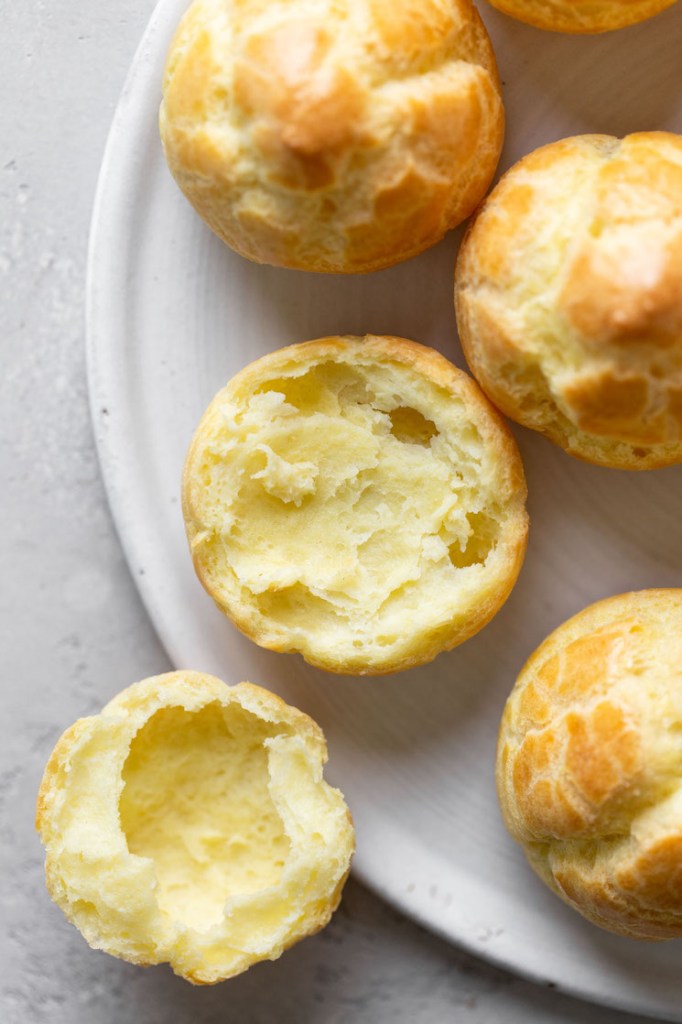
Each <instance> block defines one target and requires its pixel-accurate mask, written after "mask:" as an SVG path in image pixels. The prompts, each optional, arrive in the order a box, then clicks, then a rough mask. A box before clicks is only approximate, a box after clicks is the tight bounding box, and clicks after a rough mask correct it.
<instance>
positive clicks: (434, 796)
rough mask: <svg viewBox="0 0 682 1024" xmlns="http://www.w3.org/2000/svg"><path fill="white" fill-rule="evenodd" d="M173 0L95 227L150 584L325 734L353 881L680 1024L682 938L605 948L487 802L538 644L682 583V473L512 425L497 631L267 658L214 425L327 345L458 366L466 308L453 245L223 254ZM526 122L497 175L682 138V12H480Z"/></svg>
mask: <svg viewBox="0 0 682 1024" xmlns="http://www.w3.org/2000/svg"><path fill="white" fill-rule="evenodd" d="M184 5H185V0H163V2H162V3H161V4H160V5H159V7H158V8H157V10H156V12H155V13H154V16H153V18H152V20H151V23H150V25H149V27H148V29H147V32H146V34H145V36H144V38H143V41H142V43H141V46H140V49H139V51H138V53H137V56H136V58H135V61H134V64H133V68H132V70H131V73H130V76H129V78H128V81H127V84H126V86H125V89H124V93H123V96H122V98H121V102H120V105H119V107H118V111H117V113H116V117H115V120H114V124H113V127H112V130H111V135H110V138H109V144H108V147H107V151H106V156H105V159H104V164H103V167H102V173H101V179H100V185H99V192H98V198H97V203H96V208H95V213H94V219H93V227H92V238H91V250H90V263H89V282H88V286H89V291H88V297H89V310H88V313H89V315H88V338H89V361H90V387H91V399H92V409H93V415H94V421H95V427H96V433H97V440H98V445H99V452H100V457H101V462H102V468H103V472H104V476H105V479H106V484H107V487H108V492H109V497H110V500H111V505H112V508H113V512H114V516H115V519H116V522H117V525H118V529H119V532H120V536H121V540H122V542H123V545H124V547H125V550H126V553H127V557H128V559H129V562H130V566H131V569H132V571H133V574H134V576H135V579H136V580H137V583H138V585H139V587H140V591H141V593H142V596H143V598H144V600H145V602H146V605H147V608H148V610H149V613H150V615H151V617H152V620H153V621H154V623H155V626H156V628H157V630H158V633H159V635H160V637H161V639H162V641H163V643H164V644H165V646H166V648H167V650H168V652H169V654H170V656H171V658H172V660H173V661H174V663H175V664H176V665H177V666H180V667H182V666H184V667H193V668H197V669H203V670H206V671H209V672H214V673H215V674H217V675H219V676H221V677H222V678H224V679H225V680H226V681H228V682H237V681H239V680H241V679H244V678H247V679H250V680H252V681H253V682H257V683H261V684H264V685H265V686H268V687H270V688H272V689H274V690H276V691H278V692H279V693H281V694H282V695H283V696H284V697H285V698H287V699H288V700H290V701H292V702H293V703H295V704H297V705H299V706H300V707H302V708H304V709H305V710H306V711H308V712H309V713H310V714H312V715H313V716H314V717H315V718H316V719H317V720H318V721H319V722H320V723H321V724H322V726H323V727H324V730H325V732H326V734H327V737H328V739H329V747H330V766H329V777H330V778H331V779H332V780H333V781H334V782H335V783H336V784H337V785H339V786H341V787H342V789H343V790H344V792H345V794H346V796H347V799H348V802H349V804H350V806H351V808H352V811H353V814H354V816H355V819H356V823H357V829H358V851H357V857H356V860H355V870H356V872H357V873H358V875H359V877H360V878H362V879H363V880H364V881H365V882H367V883H368V884H370V885H371V886H372V887H373V888H374V889H375V890H376V891H377V892H379V893H381V894H382V895H383V896H385V897H386V898H387V899H389V900H391V901H392V902H393V903H395V904H396V905H397V906H399V907H400V908H402V909H403V910H404V911H405V912H406V913H408V914H410V915H412V916H413V917H415V918H417V919H418V920H419V921H421V922H422V923H424V924H425V925H428V926H429V927H431V928H433V929H434V930H435V931H437V932H439V933H440V934H442V935H444V936H447V937H448V938H450V939H452V940H453V941H455V942H457V943H459V944H461V945H462V946H465V947H466V948H468V949H469V950H471V951H472V952H474V953H477V954H479V955H480V956H482V957H485V958H486V959H489V960H491V961H493V962H495V963H497V964H500V965H503V966H505V967H508V968H511V969H513V970H516V971H519V972H521V973H523V974H525V975H528V976H531V977H533V978H535V979H536V980H538V981H540V982H543V983H545V984H551V985H553V986H556V987H557V988H559V989H563V990H565V991H570V992H573V993H576V994H579V995H582V996H585V997H587V998H590V999H593V1000H595V1001H598V1002H603V1003H607V1004H611V1005H613V1006H616V1007H620V1008H623V1009H630V1010H638V1011H640V1012H644V1013H649V1014H652V1015H657V1016H667V1017H668V1018H669V1019H670V1020H677V1021H682V973H681V970H680V958H681V956H682V944H681V943H679V942H673V943H667V944H662V945H654V944H651V945H649V944H638V943H634V942H630V941H627V940H625V939H619V938H616V937H613V936H609V935H606V934H603V933H602V932H600V931H599V930H598V929H596V928H594V927H592V926H591V925H589V924H587V923H585V922H584V921H583V920H582V919H581V918H580V917H578V915H576V914H574V913H573V912H572V911H570V910H569V909H567V908H566V907H564V906H563V905H562V904H561V903H560V901H559V900H557V899H556V898H555V897H554V896H552V895H551V894H550V893H549V892H547V891H546V890H545V889H544V888H543V886H542V885H541V884H540V883H539V882H538V881H537V880H536V878H535V877H534V876H533V875H532V874H531V872H530V871H529V870H528V868H527V867H526V865H525V862H524V859H523V856H522V854H521V853H520V851H519V850H518V849H517V848H516V847H515V845H514V844H513V843H512V842H511V840H509V839H508V837H507V836H506V834H505V832H504V830H503V828H502V825H501V822H500V819H499V816H498V811H497V804H496V800H495V793H494V786H493V770H492V766H493V753H494V746H495V735H496V730H497V724H498V720H499V717H500V713H501V711H502V706H503V704H504V700H505V697H506V695H507V693H508V691H509V689H510V687H511V685H512V683H513V681H514V679H515V677H516V674H517V672H518V670H519V669H520V667H521V665H522V664H523V662H524V661H525V659H526V657H527V656H528V654H529V653H530V652H531V651H532V650H533V648H534V647H535V646H536V645H537V643H538V642H539V641H540V640H541V639H542V638H543V637H544V636H545V635H546V634H547V633H548V632H549V631H550V630H551V629H552V628H554V627H555V626H556V625H558V624H559V623H560V622H561V621H562V620H563V619H565V618H567V617H568V616H569V615H571V614H573V613H574V612H576V611H578V610H579V609H580V608H582V607H583V606H584V605H586V604H588V603H590V602H592V601H594V600H596V599H598V598H601V597H604V596H606V595H608V594H614V593H618V592H620V591H624V590H628V589H632V588H640V587H650V586H675V585H679V584H680V583H681V582H682V573H681V570H682V516H680V495H682V467H680V468H676V469H669V470H663V471H659V472H655V473H647V474H636V473H633V474H627V473H617V472H614V471H608V470H600V469H595V468H593V467H589V466H585V465H581V464H580V463H578V462H575V461H573V460H572V459H570V458H568V457H567V456H566V455H564V454H563V453H562V452H560V451H559V450H558V449H556V448H554V447H553V446H552V445H550V444H549V443H548V442H546V441H544V440H543V439H542V438H540V437H538V436H536V435H531V434H530V433H528V432H525V431H521V430H519V431H517V437H518V440H519V443H520V446H521V450H522V454H523V457H524V461H525V464H526V467H527V474H528V483H529V489H530V502H529V505H530V512H531V516H532V527H531V536H530V545H529V550H528V556H527V559H526V564H525V567H524V569H523V572H522V575H521V578H520V581H519V583H518V585H517V587H516V589H515V590H514V593H513V594H512V597H511V598H510V600H509V601H508V603H507V605H506V606H505V607H504V609H503V610H502V612H501V613H500V614H499V615H498V617H497V618H496V619H495V620H494V621H493V623H492V624H491V625H490V626H488V627H487V628H486V629H485V630H484V631H483V632H482V633H481V634H479V635H478V636H477V637H476V638H474V639H473V640H472V641H470V642H469V643H467V644H465V645H464V646H463V647H461V648H459V649H458V650H455V651H453V652H451V653H450V654H445V655H441V656H440V657H439V658H438V659H436V661H435V662H434V663H433V664H431V665H428V666H426V667H424V668H421V669H418V670H415V671H411V672H407V673H403V674H401V675H396V676H389V677H385V678H382V679H379V680H374V681H368V680H359V679H347V678H338V677H333V676H329V675H326V674H325V673H323V672H319V671H316V670H313V669H311V668H309V667H308V666H306V665H305V664H304V663H303V661H302V659H301V658H300V657H298V656H292V655H289V656H285V655H277V654H272V653H269V652H265V651H262V650H260V649H259V648H258V647H256V646H254V645H253V644H252V643H250V642H249V641H248V640H246V639H245V638H244V637H242V636H241V634H239V633H238V632H237V631H236V630H235V629H234V628H233V627H232V626H231V625H230V624H229V623H228V622H227V621H226V620H225V619H224V618H223V617H222V615H221V614H220V613H219V612H218V611H217V610H216V608H215V607H214V606H213V604H212V602H211V601H210V599H209V598H208V596H207V595H206V594H205V593H204V591H203V590H202V588H201V586H200V585H199V583H198V582H197V580H196V579H195V576H194V572H193V570H192V566H191V563H190V559H189V556H188V553H187V550H186V544H185V537H184V532H183V526H182V520H181V515H180V506H179V481H180V471H181V466H182V462H183V458H184V454H185V451H186V448H187V445H188V442H189V439H190V436H191V434H192V431H193V429H194V427H195V425H196V424H197V422H198V420H199V417H200V415H201V413H202V411H203V409H204V407H205V406H206V404H207V403H208V401H209V399H210V398H211V397H212V395H213V394H214V392H215V391H217V390H218V388H220V387H221V386H222V385H223V384H224V383H225V382H226V381H227V379H228V378H229V377H230V376H231V375H232V374H234V373H235V372H236V371H237V370H238V369H239V368H240V367H242V366H243V365H244V364H245V363H247V362H249V361H251V360H252V359H254V358H256V357H257V356H259V355H261V354H262V353H265V352H267V351H269V350H271V349H274V348H276V347H279V346H281V345H285V344H289V343H291V342H295V341H303V340H305V339H308V338H315V337H319V336H322V335H327V334H334V333H356V334H362V333H366V332H374V333H380V334H397V335H403V336H405V337H409V338H414V339H416V340H418V341H421V342H424V343H426V344H430V345H434V346H436V347H437V348H440V349H442V351H443V352H445V354H446V355H447V356H449V357H450V358H451V359H452V360H454V361H455V362H456V363H459V364H460V365H462V363H463V360H462V356H461V353H460V351H459V348H458V346H457V342H456V332H455V323H454V315H453V310H452V301H451V293H452V268H453V262H454V257H455V251H456V248H457V244H458V240H459V236H458V235H457V234H451V235H450V236H449V237H448V238H447V239H446V240H445V241H444V242H443V243H442V244H441V245H439V246H437V247H436V248H435V249H433V250H431V251H430V252H428V253H425V254H424V255H423V256H421V257H419V258H418V259H414V260H411V261H409V262H407V263H404V264H402V265H400V266H398V267H395V268H393V269H391V270H388V271H384V272H382V273H377V274H372V275H368V276H363V277H351V278H340V277H331V276H327V277H325V276H320V275H306V274H302V273H296V272H291V271H284V270H277V269H273V268H269V267H260V266H254V265H251V264H250V263H247V262H246V261H245V260H242V259H241V258H240V257H238V256H236V255H234V254H233V253H232V252H230V251H229V250H228V249H226V248H225V247H223V245H222V244H221V243H220V242H219V241H217V240H216V239H215V238H214V237H213V236H212V235H211V233H210V232H209V231H208V229H207V228H205V227H204V226H203V224H202V223H201V221H200V220H199V219H198V217H197V216H196V215H195V214H194V212H193V211H192V210H191V208H190V207H189V205H188V204H187V203H186V202H185V200H184V199H183V197H182V196H181V195H180V193H179V192H178V190H177V189H176V187H175V185H174V183H173V182H172V180H171V178H170V176H169V174H168V172H167V170H166V167H165V164H164V161H163V156H162V152H161V147H160V144H159V140H158V134H157V109H158V104H159V99H160V81H161V72H162V65H163V59H164V54H165V50H166V47H167V45H168V42H169V39H170V37H171V35H172V32H173V29H174V27H175V24H176V22H177V20H178V19H179V17H180V15H181V13H182V10H183V8H184ZM482 14H483V17H484V19H485V21H486V23H487V24H488V26H489V29H490V31H491V34H492V36H493V41H494V43H495V45H496V50H497V54H498V59H499V64H500V70H501V76H502V80H503V82H504V84H505V97H506V105H507V112H508V132H507V136H508V142H507V147H506V149H505V152H504V156H503V160H502V167H503V168H504V167H507V166H509V165H510V164H511V163H512V162H514V161H515V160H516V159H518V158H519V157H520V156H521V155H522V154H523V153H525V152H527V151H528V150H530V149H533V148H534V147H536V146H537V145H540V144H541V143H544V142H549V141H551V140H553V139H557V138H560V137H561V136H564V135H570V134H576V133H579V132H587V131H589V132H610V133H613V134H619V135H622V134H625V133H626V132H628V131H633V130H640V129H653V128H669V129H673V130H677V131H682V88H681V84H682V65H681V64H680V39H681V38H682V4H678V5H677V6H676V7H675V8H673V9H671V10H670V11H668V12H667V13H666V14H664V15H662V16H660V17H659V18H656V19H654V20H653V21H650V22H647V23H645V24H643V25H640V26H638V27H636V28H633V29H627V30H625V31H621V32H616V33H612V34H609V35H607V36H602V37H596V38H571V37H563V36H555V35H552V34H548V33H541V32H538V31H536V30H534V29H531V28H527V27H526V26H523V25H520V24H518V23H515V22H513V21H511V20H508V19H505V18H504V17H503V16H501V15H498V14H496V12H494V11H493V10H492V9H491V8H489V7H487V6H485V7H484V10H483V11H482Z"/></svg>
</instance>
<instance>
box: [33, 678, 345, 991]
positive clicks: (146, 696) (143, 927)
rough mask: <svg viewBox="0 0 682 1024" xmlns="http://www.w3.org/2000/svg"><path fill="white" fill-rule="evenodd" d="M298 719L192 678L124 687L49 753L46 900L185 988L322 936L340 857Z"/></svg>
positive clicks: (337, 892)
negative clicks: (166, 967) (163, 967)
mask: <svg viewBox="0 0 682 1024" xmlns="http://www.w3.org/2000/svg"><path fill="white" fill-rule="evenodd" d="M326 759H327V750H326V746H325V742H324V737H323V735H322V732H321V730H320V729H319V727H318V726H317V725H316V724H315V723H314V722H313V721H312V720H311V719H310V718H308V716H307V715H304V714H303V713H302V712H300V711H297V710H296V709H295V708H292V707H289V706H288V705H287V704H285V703H284V702H283V701H281V700H280V699H279V698H278V697H276V696H275V695H274V694H272V693H269V692H268V691H267V690H264V689H261V688H260V687H258V686H252V685H251V684H250V683H240V684H239V685H238V686H232V687H228V686H226V685H225V684H224V683H222V682H221V681H220V680H219V679H216V678H214V677H213V676H208V675H204V674H200V673H198V672H171V673H169V674H167V675H162V676H156V677H154V678H151V679H145V680H144V681H143V682H141V683H136V684H135V685H134V686H131V687H129V688H128V689H127V690H124V691H123V692H122V693H120V694H119V695H118V696H117V697H116V698H115V699H114V700H112V701H111V702H110V703H109V704H107V706H106V707H105V708H104V710H103V711H102V712H101V714H99V715H95V716H93V717H90V718H82V719H80V720H79V721H77V722H76V723H75V724H74V725H73V726H71V728H70V729H68V730H67V731H66V732H65V733H64V735H63V736H62V737H61V739H60V740H59V742H58V743H57V745H56V747H55V749H54V751H53V753H52V756H51V758H50V760H49V763H48V765H47V768H46V769H45V775H44V777H43V781H42V784H41V787H40V794H39V797H38V809H37V818H36V824H37V827H38V830H39V832H40V835H41V838H42V841H43V844H44V846H45V850H46V865H45V870H46V878H47V886H48V890H49V892H50V895H51V897H52V899H53V900H54V901H55V903H57V905H58V906H59V907H61V909H62V910H63V911H64V913H65V914H66V916H67V918H68V919H69V920H70V921H71V922H72V923H73V924H75V925H76V927H77V928H78V929H79V930H80V931H81V932H82V934H83V935H84V937H85V938H86V940H87V941H88V942H89V943H90V945H91V946H93V947H94V948H96V949H102V950H104V951H105V952H107V953H111V954H112V955H113V956H117V957H121V958H122V959H123V960H129V961H131V962H132V963H136V964H142V965H148V964H158V963H165V962H168V963H169V964H170V966H171V967H172V968H173V970H174V971H175V973H176V974H179V975H180V976H181V977H183V978H186V979H187V980H188V981H191V982H194V983H195V984H213V983H215V982H218V981H222V980H224V979H225V978H230V977H232V976H233V975H236V974H240V973H241V972H242V971H245V970H246V969H247V968H248V967H250V966H251V965H252V964H254V963H257V962H258V961H259V960H265V959H268V960H274V959H276V958H277V957H278V956H280V955H281V953H282V952H283V951H284V950H285V949H287V948H288V947H289V946H291V945H292V944H293V943H295V942H297V941H298V940H299V939H302V938H304V937H305V936H306V935H311V934H313V933H314V932H316V931H318V930H319V929H320V928H323V927H324V925H326V924H327V922H328V921H329V919H330V917H331V914H332V913H333V911H334V910H335V909H336V907H337V905H338V902H339V899H340V896H341V890H342V888H343V884H344V882H345V880H346V877H347V875H348V871H349V868H350V861H351V856H352V853H353V849H354V834H353V826H352V822H351V818H350V815H349V813H348V809H347V807H346V804H345V803H344V800H343V797H342V795H341V793H340V792H339V791H338V790H336V789H332V788H331V787H330V786H329V785H328V784H327V783H326V782H325V781H324V780H323V777H322V766H323V765H324V763H325V761H326Z"/></svg>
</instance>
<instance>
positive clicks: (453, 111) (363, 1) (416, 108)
mask: <svg viewBox="0 0 682 1024" xmlns="http://www.w3.org/2000/svg"><path fill="white" fill-rule="evenodd" d="M503 122H504V117H503V108H502V101H501V98H500V92H499V84H498V79H497V70H496V65H495V59H494V55H493V51H492V48H491V45H490V41H489V39H488V36H487V33H486V31H485V28H484V27H483V24H482V22H481V20H480V18H479V16H478V14H477V13H476V11H475V9H474V8H473V6H472V5H471V3H470V0H295V2H292V0H268V2H267V3H266V2H264V0H195V2H194V3H193V4H192V6H191V7H190V8H189V10H188V11H187V13H186V14H185V16H184V18H183V20H182V22H181V23H180V26H179V28H178V30H177V33H176V35H175V37H174V39H173V42H172V43H171V46H170V50H169V53H168V58H167V65H166V71H165V76H164V84H163V102H162V105H161V113H160V128H161V137H162V140H163V145H164V151H165V154H166V158H167V161H168V165H169V168H170V170H171V173H172V174H173V176H174V178H175V180H176V181H177V183H178V185H179V186H180V188H181V189H182V191H183V192H184V193H185V195H186V196H187V198H188V199H189V200H190V202H191V203H192V205H193V206H194V207H195V209H196V210H197V211H198V213H199V214H200V215H201V216H202V217H203V218H204V220H205V221H206V223H207V224H208V225H209V226H210V227H211V228H212V229H213V231H215V232H216V234H217V235H219V236H220V237H221V238H222V239H223V241H225V242H226V243H227V244H228V245H230V246H232V248H233V249H236V250H237V252H239V253H241V254H242V255H244V256H246V257H248V258H249V259H251V260H255V261H256V262H259V263H272V264H276V265H279V266H285V267H293V268H298V269H302V270H313V271H328V272H335V273H353V272H358V271H369V270H376V269H378V268H380V267H387V266H390V265H392V264H394V263H397V262H399V261H400V260H404V259H407V258H408V257H410V256H413V255H415V254H416V253H419V252H421V251H422V250H423V249H426V248H427V247H428V246H431V245H433V244H434V243H435V242H437V241H438V240H439V239H440V238H442V236H443V235H444V234H445V232H446V231H448V230H449V229H450V228H452V227H454V226H455V225H456V224H459V223H460V222H461V221H463V220H464V219H465V218H466V217H467V216H468V215H469V214H470V213H471V211H472V210H473V209H474V208H475V206H476V205H477V204H478V203H479V202H480V200H481V198H482V197H483V195H484V194H485V191H486V189H487V188H488V186H489V184H490V181H491V180H492V177H493V174H494V171H495V167H496V165H497V161H498V158H499V155H500V149H501V146H502V136H503V128H504V124H503Z"/></svg>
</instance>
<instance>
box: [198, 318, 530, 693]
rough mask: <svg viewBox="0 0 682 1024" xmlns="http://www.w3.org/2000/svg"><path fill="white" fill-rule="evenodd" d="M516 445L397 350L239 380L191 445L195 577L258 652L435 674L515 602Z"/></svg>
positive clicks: (334, 352) (473, 393) (332, 666)
mask: <svg viewBox="0 0 682 1024" xmlns="http://www.w3.org/2000/svg"><path fill="white" fill-rule="evenodd" d="M525 497H526V486H525V479H524V475H523V468H522V465H521V460H520V457H519V454H518V450H517V448H516V445H515V442H514V440H513V438H512V437H511V435H510V433H509V432H508V430H507V428H506V427H505V425H504V424H503V422H502V420H501V418H500V417H499V415H498V414H497V412H496V411H495V410H494V409H493V408H492V406H490V404H489V403H488V401H487V400H486V398H485V397H484V396H483V395H482V394H481V392H480V390H479V388H478V387H477V386H476V384H475V383H474V382H473V381H472V380H471V379H470V378H469V377H468V376H467V375H466V374H465V373H463V372H462V371H461V370H458V369H456V367H454V366H453V365H452V364H451V363H449V362H448V361H447V360H446V359H445V358H444V357H443V356H441V355H440V354H439V353H437V352H435V351H434V350H432V349H428V348H425V347H423V346H422V345H418V344H416V343H415V342H411V341H406V340H404V339H401V338H391V337H375V336H367V337H365V338H350V337H332V338H323V339H320V340H317V341H311V342H306V343H303V344H299V345H293V346H291V347H289V348H285V349H280V350H279V351H276V352H273V353H271V354H269V355H266V356H264V357H263V358H262V359H259V360H257V361H256V362H255V363H252V364H251V365H250V366H247V367H246V368H245V369H244V370H242V371H241V372H240V373H239V374H237V376H236V377H234V378H233V379H232V380H231V381H230V383H229V384H228V385H227V387H226V388H224V389H223V390H222V391H221V392H220V393H219V394H218V395H217V396H216V398H215V399H214V400H213V402H212V403H211V405H210V406H209V408H208V410H207V412H206V413H205V415H204V417H203V419H202V421H201V423H200V425H199V427H198V429H197V431H196V434H195V436H194V439H193V441H192V444H191V447H190V450H189V453H188V456H187V460H186V463H185V471H184V478H183V511H184V517H185V525H186V529H187V536H188V539H189V543H190V548H191V552H192V558H193V560H194V565H195V568H196V571H197V574H198V576H199V578H200V580H201V582H202V583H203V585H204V587H205V588H206V590H207V591H208V593H209V594H210V595H211V596H212V597H213V599H214V600H215V601H216V603H217V604H218V606H219V607H220V608H221V609H222V610H223V611H224V612H225V614H226V615H227V616H228V617H229V618H230V619H232V621H233V622H234V623H235V625H236V626H237V627H238V628H239V629H241V630H242V632H244V633H245V634H246V635H247V636H248V637H250V638H251V639H252V640H254V641H255V642H256V643H257V644H260V645H261V646H262V647H267V648H270V649H273V650H277V651H297V652H300V653H301V654H302V655H303V657H304V658H305V659H306V661H308V662H310V663H311V664H313V665H317V666H319V667H321V668H324V669H327V670H328V671H331V672H349V673H356V674H360V675H376V674H380V673H386V672H395V671H399V670H401V669H405V668H409V667H411V666H413V665H419V664H422V663H424V662H427V661H430V660H431V659H432V658H434V657H435V656H436V655H437V654H438V653H439V652H440V651H443V650H448V649H450V648H451V647H454V646H456V645H457V644H460V643H462V641H464V640H466V639H467V638H468V637H470V636H472V635H473V634H474V633H475V632H477V631H478V630H479V629H481V628H482V627H483V626H484V625H485V624H486V623H487V622H488V621H489V620H490V619H491V618H492V617H493V615H495V613H496V612H497V611H498V610H499V608H500V607H501V605H502V604H503V602H504V601H505V600H506V598H507V596H508V595H509V593H510V591H511V589H512V587H513V585H514V582H515V580H516V577H517V575H518V572H519V570H520V567H521V562H522V559H523V555H524V551H525V545H526V533H527V516H526V511H525Z"/></svg>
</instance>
